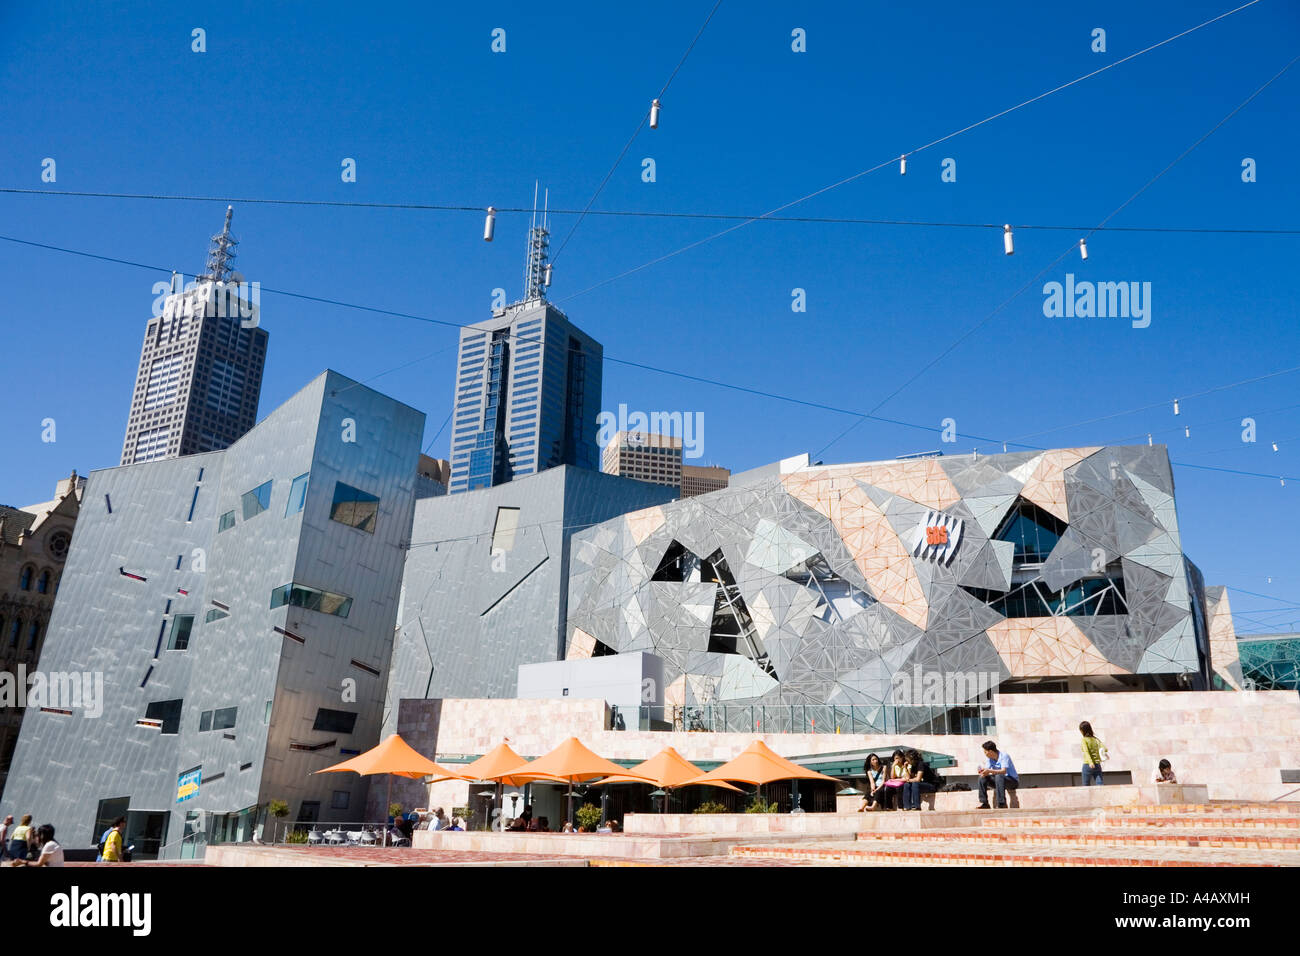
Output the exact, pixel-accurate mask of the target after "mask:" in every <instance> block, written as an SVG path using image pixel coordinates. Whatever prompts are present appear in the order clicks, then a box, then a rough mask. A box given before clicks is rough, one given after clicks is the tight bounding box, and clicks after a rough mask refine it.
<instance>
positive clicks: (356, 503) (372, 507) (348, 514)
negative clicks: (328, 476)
mask: <svg viewBox="0 0 1300 956" xmlns="http://www.w3.org/2000/svg"><path fill="white" fill-rule="evenodd" d="M378 514H379V499H378V498H377V497H376V496H375V495H372V494H370V493H369V492H365V491H362V490H361V489H360V488H353V487H352V486H351V485H345V484H344V483H343V482H341V481H338V482H335V483H334V503H333V505H332V506H331V507H330V520H331V521H337V522H339V523H340V524H345V525H348V526H350V527H353V528H360V529H361V530H362V531H367V532H369V533H370V534H374V533H375V518H376V517H377V516H378Z"/></svg>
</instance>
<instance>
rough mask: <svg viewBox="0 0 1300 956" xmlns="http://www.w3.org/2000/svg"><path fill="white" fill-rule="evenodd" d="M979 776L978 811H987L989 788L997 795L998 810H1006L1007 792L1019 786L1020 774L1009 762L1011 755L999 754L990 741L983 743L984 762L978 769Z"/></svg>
mask: <svg viewBox="0 0 1300 956" xmlns="http://www.w3.org/2000/svg"><path fill="white" fill-rule="evenodd" d="M979 774H980V803H979V809H980V810H988V809H990V807H989V787H992V788H993V789H994V791H995V792H996V794H997V800H998V803H997V806H998V809H999V810H1005V809H1006V808H1007V791H1008V790H1015V789H1016V788H1017V787H1019V786H1020V774H1018V773H1016V765H1015V764H1014V763H1012V762H1011V755H1010V754H1008V753H1000V752H999V751H998V745H997V744H995V743H994V742H993V741H991V740H986V741H984V760H983V762H982V763H981V764H980V767H979Z"/></svg>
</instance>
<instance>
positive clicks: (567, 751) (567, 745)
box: [503, 737, 653, 822]
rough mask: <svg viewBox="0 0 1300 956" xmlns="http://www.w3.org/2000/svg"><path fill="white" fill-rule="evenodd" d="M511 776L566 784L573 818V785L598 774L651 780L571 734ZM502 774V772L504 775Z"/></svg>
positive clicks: (522, 765)
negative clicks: (594, 750) (607, 757)
mask: <svg viewBox="0 0 1300 956" xmlns="http://www.w3.org/2000/svg"><path fill="white" fill-rule="evenodd" d="M508 775H509V777H510V778H511V779H512V780H519V781H530V780H546V781H550V782H560V783H566V782H567V783H568V784H569V795H570V799H569V818H570V822H572V818H573V800H572V794H573V785H574V784H575V783H582V782H584V781H587V780H595V779H596V778H597V777H612V776H623V777H634V778H635V779H636V781H637V782H639V783H653V781H652V780H650V779H649V778H648V777H643V776H641V775H640V774H634V773H632V772H631V771H628V770H625V769H624V768H622V767H620V766H619V765H618V764H616V763H613V762H612V761H609V760H606V759H605V758H604V757H602V756H600V755H599V754H596V753H594V752H593V751H591V750H589V749H587V748H586V747H584V746H583V745H582V742H581V741H580V740H578V738H577V737H570V738H569V739H568V740H566V741H565V742H564V743H562V744H560V745H559V746H558V747H556V748H555V749H554V750H552V751H551V752H550V753H548V754H544V755H542V756H541V757H538V758H537V759H536V760H533V761H531V762H528V763H524V764H521V765H520V766H517V767H515V768H513V769H512V770H510V771H509V774H508ZM503 776H504V775H503Z"/></svg>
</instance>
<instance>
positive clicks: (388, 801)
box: [383, 773, 393, 846]
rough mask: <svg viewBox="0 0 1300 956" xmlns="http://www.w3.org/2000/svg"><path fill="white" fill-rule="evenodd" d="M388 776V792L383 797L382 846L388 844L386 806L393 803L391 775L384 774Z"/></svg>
mask: <svg viewBox="0 0 1300 956" xmlns="http://www.w3.org/2000/svg"><path fill="white" fill-rule="evenodd" d="M384 776H385V777H387V778H388V794H387V795H386V796H385V797H384V843H383V845H384V846H388V808H389V807H391V806H392V805H393V775H392V774H391V773H386V774H384Z"/></svg>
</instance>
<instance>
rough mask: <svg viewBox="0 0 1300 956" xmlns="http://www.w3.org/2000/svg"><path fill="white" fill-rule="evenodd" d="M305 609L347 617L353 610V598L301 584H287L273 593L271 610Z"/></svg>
mask: <svg viewBox="0 0 1300 956" xmlns="http://www.w3.org/2000/svg"><path fill="white" fill-rule="evenodd" d="M285 605H289V606H291V607H305V608H307V610H309V611H320V612H321V613H322V614H333V615H334V616H335V617H347V616H348V613H349V612H350V611H351V610H352V598H350V597H347V596H346V595H343V594H334V593H333V592H330V591H319V590H317V589H316V588H309V587H304V586H303V585H301V584H286V585H283V586H282V587H278V588H276V589H275V590H274V591H272V592H271V609H272V610H274V609H275V608H277V607H284V606H285Z"/></svg>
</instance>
